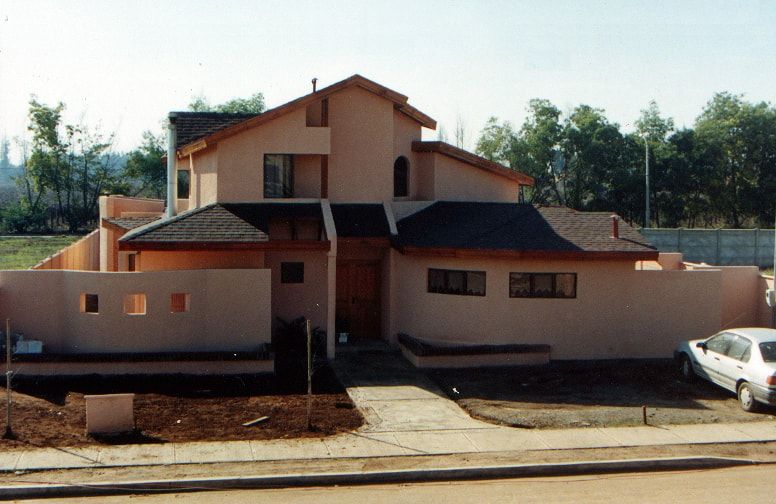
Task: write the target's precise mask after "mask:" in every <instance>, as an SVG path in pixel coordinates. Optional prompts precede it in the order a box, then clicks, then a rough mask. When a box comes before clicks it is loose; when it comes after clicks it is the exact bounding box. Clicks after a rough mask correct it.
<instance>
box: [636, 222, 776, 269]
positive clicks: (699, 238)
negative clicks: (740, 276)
mask: <svg viewBox="0 0 776 504" xmlns="http://www.w3.org/2000/svg"><path fill="white" fill-rule="evenodd" d="M640 231H641V234H642V235H644V237H645V238H646V239H647V240H649V241H650V243H652V245H654V246H655V247H657V249H658V250H659V251H661V252H681V253H682V254H684V258H685V260H686V261H690V262H697V263H700V262H704V263H707V264H714V265H720V266H724V265H739V266H758V267H760V268H770V267H772V266H773V234H774V231H773V229H683V228H679V229H668V228H652V229H641V230H640Z"/></svg>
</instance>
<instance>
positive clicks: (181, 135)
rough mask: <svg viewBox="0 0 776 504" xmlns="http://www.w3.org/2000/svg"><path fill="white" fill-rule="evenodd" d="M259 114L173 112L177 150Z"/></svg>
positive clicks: (171, 114)
mask: <svg viewBox="0 0 776 504" xmlns="http://www.w3.org/2000/svg"><path fill="white" fill-rule="evenodd" d="M257 115H258V114H227V113H222V112H171V113H170V116H171V117H175V126H176V130H177V142H176V144H175V147H176V148H181V147H183V146H184V145H186V144H188V143H191V142H193V141H195V140H197V139H199V138H202V137H206V136H208V135H211V134H213V133H215V132H216V131H220V130H222V129H224V128H228V127H229V126H234V125H235V124H237V123H240V122H242V121H244V120H246V119H250V118H251V117H256V116H257Z"/></svg>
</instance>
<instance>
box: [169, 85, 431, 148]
mask: <svg viewBox="0 0 776 504" xmlns="http://www.w3.org/2000/svg"><path fill="white" fill-rule="evenodd" d="M353 86H358V87H360V88H362V89H366V90H367V91H370V92H372V93H374V94H376V95H378V96H380V97H382V98H385V99H386V100H390V101H391V102H393V107H394V109H395V110H397V111H399V112H401V113H403V114H404V115H406V116H408V117H410V118H411V119H413V120H415V121H417V122H418V123H420V124H421V125H422V126H425V127H426V128H430V129H436V121H435V120H434V119H432V118H431V117H429V116H428V115H426V114H424V113H423V112H421V111H420V110H418V109H416V108H415V107H413V106H412V105H410V104H408V103H407V100H408V98H407V97H406V96H404V95H403V94H401V93H397V92H396V91H393V90H391V89H388V88H387V87H385V86H383V85H381V84H378V83H376V82H374V81H371V80H369V79H367V78H366V77H362V76H361V75H358V74H355V75H353V76H351V77H348V78H347V79H345V80H341V81H339V82H336V83H334V84H332V85H330V86H327V87H325V88H321V89H319V90H318V91H315V92H314V93H310V94H307V95H304V96H301V97H299V98H297V99H295V100H291V101H290V102H288V103H284V104H283V105H280V106H278V107H275V108H272V109H269V110H266V111H264V112H263V113H261V114H259V115H255V116H252V117H248V118H243V119H242V120H239V121H237V122H235V123H232V124H229V125H226V126H222V127H220V128H218V129H215V130H213V131H212V132H209V133H205V134H203V135H200V136H198V137H193V138H190V139H187V142H186V143H185V144H181V143H180V142H178V146H177V147H178V149H179V150H186V149H187V148H192V147H194V145H197V144H200V143H201V142H204V144H205V145H207V144H211V143H214V142H217V141H219V140H222V139H224V138H227V137H230V136H233V135H236V134H238V133H241V132H243V131H245V130H247V129H250V128H255V127H256V126H259V125H261V124H265V123H267V122H269V121H271V120H273V119H275V118H277V117H280V116H282V115H284V114H287V113H289V112H292V111H294V110H296V109H298V108H300V107H306V106H307V105H309V104H311V103H313V102H315V101H316V100H320V99H321V98H326V97H328V96H329V95H331V94H334V93H336V92H338V91H342V90H343V89H347V88H350V87H353ZM179 114H185V112H173V113H171V117H175V116H177V115H179Z"/></svg>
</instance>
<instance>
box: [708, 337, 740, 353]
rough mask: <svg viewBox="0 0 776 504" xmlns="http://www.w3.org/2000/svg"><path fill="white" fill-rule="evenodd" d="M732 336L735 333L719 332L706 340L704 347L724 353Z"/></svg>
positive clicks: (731, 341) (730, 342)
mask: <svg viewBox="0 0 776 504" xmlns="http://www.w3.org/2000/svg"><path fill="white" fill-rule="evenodd" d="M734 337H735V335H734V334H731V333H719V334H717V335H716V336H712V337H711V338H709V340H708V341H706V348H708V349H709V350H711V351H712V352H714V353H718V354H722V355H726V354H727V351H728V349H729V348H730V345H731V344H732V343H733V338H734Z"/></svg>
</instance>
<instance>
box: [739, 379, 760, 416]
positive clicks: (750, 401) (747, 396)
mask: <svg viewBox="0 0 776 504" xmlns="http://www.w3.org/2000/svg"><path fill="white" fill-rule="evenodd" d="M738 404H740V405H741V409H743V410H744V411H748V412H752V411H757V406H758V404H757V401H756V400H755V399H754V391H753V390H752V386H751V385H749V384H748V383H747V382H743V383H742V384H741V385H739V386H738Z"/></svg>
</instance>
